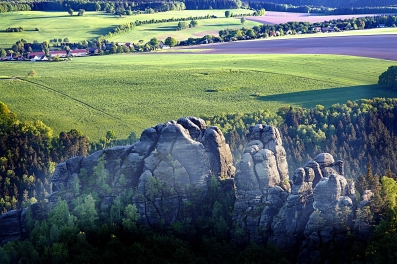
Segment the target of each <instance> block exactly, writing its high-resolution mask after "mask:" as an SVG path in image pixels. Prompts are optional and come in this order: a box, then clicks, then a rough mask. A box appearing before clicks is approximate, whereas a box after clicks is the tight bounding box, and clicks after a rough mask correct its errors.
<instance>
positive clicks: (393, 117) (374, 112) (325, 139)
mask: <svg viewBox="0 0 397 264" xmlns="http://www.w3.org/2000/svg"><path fill="white" fill-rule="evenodd" d="M206 121H207V122H208V123H209V124H211V125H215V126H219V127H220V128H221V129H222V131H224V133H225V135H226V138H227V141H228V143H229V145H230V147H231V149H232V151H233V154H234V157H235V160H236V161H237V160H238V157H239V155H241V152H242V150H243V149H244V146H245V144H246V139H245V134H246V133H247V129H248V128H249V126H250V125H252V124H256V123H266V124H272V125H276V126H277V127H278V128H279V130H280V132H281V134H282V140H283V145H284V148H285V150H286V152H287V157H288V165H289V170H290V171H293V170H295V169H296V168H298V167H301V166H302V164H304V163H305V162H306V161H307V160H311V159H313V158H314V157H315V156H316V155H317V154H319V153H321V152H328V153H331V154H332V155H333V156H334V157H335V159H336V160H339V159H340V160H343V161H344V162H345V163H344V168H345V176H346V177H347V178H354V179H357V177H358V176H359V175H364V174H365V173H366V167H367V164H368V163H370V164H371V165H372V168H373V171H374V173H375V174H378V175H383V174H384V173H385V170H386V168H388V167H389V168H390V170H391V171H392V172H393V173H394V176H395V173H396V172H397V100H396V99H381V98H375V99H373V100H365V99H362V100H358V101H353V102H352V101H348V102H347V103H346V104H343V105H339V104H335V105H333V106H332V107H331V108H328V109H327V108H325V107H323V106H321V105H318V106H316V107H315V108H310V109H305V108H292V107H285V108H281V109H280V110H279V111H278V112H277V114H271V113H270V112H268V111H259V112H256V113H252V114H222V115H218V116H214V117H208V118H206ZM239 153H240V154H239Z"/></svg>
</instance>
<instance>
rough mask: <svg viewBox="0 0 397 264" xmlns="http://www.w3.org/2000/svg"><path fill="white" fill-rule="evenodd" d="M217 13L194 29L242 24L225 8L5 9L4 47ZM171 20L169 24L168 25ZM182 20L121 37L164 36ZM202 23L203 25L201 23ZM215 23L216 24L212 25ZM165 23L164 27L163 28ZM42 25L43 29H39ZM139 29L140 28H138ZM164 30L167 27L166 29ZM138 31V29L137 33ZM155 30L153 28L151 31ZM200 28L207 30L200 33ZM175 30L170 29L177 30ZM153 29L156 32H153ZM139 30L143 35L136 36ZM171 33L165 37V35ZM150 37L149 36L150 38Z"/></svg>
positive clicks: (0, 38) (0, 18)
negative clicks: (125, 12)
mask: <svg viewBox="0 0 397 264" xmlns="http://www.w3.org/2000/svg"><path fill="white" fill-rule="evenodd" d="M233 12H234V13H235V14H244V13H251V12H252V11H251V10H246V9H238V10H233ZM207 14H209V15H215V16H217V17H219V18H218V19H208V20H200V21H199V26H198V27H197V28H195V29H194V34H196V35H200V36H204V35H206V34H207V33H206V32H207V31H208V30H210V29H211V30H215V32H218V31H219V30H220V29H225V28H227V27H228V26H229V25H230V27H236V26H237V25H238V26H239V27H241V24H240V22H239V20H238V19H237V18H227V19H226V18H225V17H224V16H225V10H184V11H169V12H161V13H155V14H140V15H133V16H123V17H121V18H120V17H118V16H114V15H111V14H106V13H105V12H85V14H84V16H77V15H74V16H70V15H68V13H67V12H40V11H29V12H12V13H3V14H1V15H0V27H1V28H0V47H1V48H11V46H12V45H13V44H15V42H16V41H18V40H20V39H25V40H27V41H28V42H33V41H34V40H37V41H38V42H43V41H45V40H50V39H54V38H56V39H59V38H62V39H64V38H66V37H67V38H69V41H70V42H79V41H83V40H90V39H93V38H97V37H99V36H101V35H105V34H107V33H108V32H109V31H111V30H112V29H113V28H115V27H116V26H118V25H121V24H125V23H129V22H133V21H136V20H140V21H144V20H151V19H163V18H172V17H174V18H183V17H191V16H192V17H193V16H206V15H207ZM246 23H247V24H246V26H252V25H259V24H260V23H258V22H252V21H247V22H246ZM168 24H169V25H168ZM177 24H178V22H173V23H159V24H154V25H150V26H149V25H145V26H142V27H144V28H147V29H148V30H149V33H148V32H146V33H142V29H140V27H137V30H134V31H133V32H131V34H129V35H127V36H126V37H125V38H124V37H123V35H119V36H117V41H135V40H140V39H147V38H149V39H150V37H149V36H154V37H155V36H160V35H161V33H166V32H165V31H164V28H167V27H174V26H176V25H177ZM200 25H201V26H200ZM211 25H212V26H211ZM9 27H22V28H24V31H23V32H12V33H10V32H5V31H4V30H5V29H6V28H9ZM162 27H163V28H162ZM35 28H39V29H40V30H39V31H35ZM138 29H139V30H138ZM162 30H163V31H162ZM135 31H137V33H134V32H135ZM151 31H153V32H151ZM200 31H202V32H204V33H202V34H201V33H200ZM175 32H176V31H175V30H172V32H170V33H175ZM179 32H180V33H181V38H183V37H185V36H187V35H188V34H189V33H188V32H189V31H188V30H187V31H179ZM152 33H153V34H152ZM134 34H137V35H138V36H139V37H136V38H134V37H132V36H134ZM166 37H167V36H165V37H164V39H165V38H166ZM149 39H148V40H149Z"/></svg>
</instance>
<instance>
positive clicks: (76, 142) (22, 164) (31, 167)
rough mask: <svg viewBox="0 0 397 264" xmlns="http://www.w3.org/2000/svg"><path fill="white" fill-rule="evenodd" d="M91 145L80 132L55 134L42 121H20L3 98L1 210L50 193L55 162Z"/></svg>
mask: <svg viewBox="0 0 397 264" xmlns="http://www.w3.org/2000/svg"><path fill="white" fill-rule="evenodd" d="M88 149H89V143H88V139H87V138H86V137H85V136H83V135H82V134H81V133H80V132H78V131H76V130H71V131H69V132H62V133H60V135H59V136H54V135H53V131H52V129H51V128H49V127H48V126H46V125H45V124H43V123H42V122H41V121H36V122H21V121H19V120H18V119H17V117H16V115H15V114H13V113H12V112H10V110H9V109H8V108H7V106H6V105H5V104H3V103H1V102H0V212H1V213H4V212H6V211H9V210H12V209H17V208H22V207H24V206H26V205H28V204H30V203H34V202H36V201H38V200H43V199H44V197H45V196H47V195H48V194H49V193H51V190H50V177H51V174H52V172H53V171H54V169H55V166H56V162H60V161H63V160H65V159H67V158H69V157H72V156H76V155H87V152H88Z"/></svg>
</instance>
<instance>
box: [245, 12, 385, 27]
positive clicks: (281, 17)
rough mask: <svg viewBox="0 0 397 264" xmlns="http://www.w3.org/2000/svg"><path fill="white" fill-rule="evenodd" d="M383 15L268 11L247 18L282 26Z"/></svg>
mask: <svg viewBox="0 0 397 264" xmlns="http://www.w3.org/2000/svg"><path fill="white" fill-rule="evenodd" d="M380 15H382V14H350V15H323V14H315V13H292V12H276V11H266V15H265V16H261V17H255V16H252V17H247V19H249V20H253V21H257V22H261V23H263V24H282V23H287V22H310V23H316V22H323V21H330V20H337V19H341V20H344V19H349V18H353V17H355V18H359V17H373V16H380Z"/></svg>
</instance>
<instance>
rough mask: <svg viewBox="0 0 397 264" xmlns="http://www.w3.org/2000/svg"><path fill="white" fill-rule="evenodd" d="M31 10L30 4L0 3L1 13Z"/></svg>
mask: <svg viewBox="0 0 397 264" xmlns="http://www.w3.org/2000/svg"><path fill="white" fill-rule="evenodd" d="M31 10H32V7H31V5H30V4H28V3H18V2H17V3H15V2H0V13H7V12H15V11H31Z"/></svg>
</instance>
